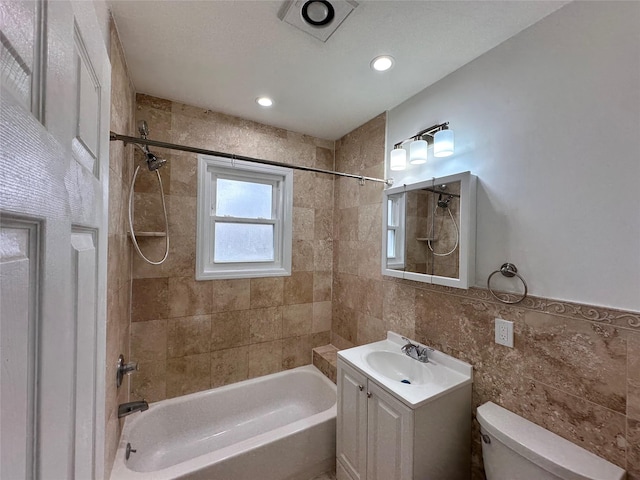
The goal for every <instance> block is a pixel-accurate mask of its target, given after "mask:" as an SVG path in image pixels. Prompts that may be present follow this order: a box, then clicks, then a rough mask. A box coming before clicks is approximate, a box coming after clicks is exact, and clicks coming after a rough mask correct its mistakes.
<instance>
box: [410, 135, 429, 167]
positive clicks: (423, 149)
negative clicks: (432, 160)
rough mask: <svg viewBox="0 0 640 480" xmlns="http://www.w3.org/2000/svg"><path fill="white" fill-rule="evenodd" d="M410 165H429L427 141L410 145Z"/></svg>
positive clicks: (417, 141)
mask: <svg viewBox="0 0 640 480" xmlns="http://www.w3.org/2000/svg"><path fill="white" fill-rule="evenodd" d="M409 163H410V164H411V165H420V164H422V163H427V141H426V140H414V141H413V142H411V143H410V144H409Z"/></svg>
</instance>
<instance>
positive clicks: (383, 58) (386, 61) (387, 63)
mask: <svg viewBox="0 0 640 480" xmlns="http://www.w3.org/2000/svg"><path fill="white" fill-rule="evenodd" d="M394 63H395V62H394V61H393V57H392V56H390V55H380V56H379V57H376V58H374V59H373V60H371V68H373V69H374V70H377V71H378V72H385V71H387V70H389V69H390V68H391V67H393V64H394Z"/></svg>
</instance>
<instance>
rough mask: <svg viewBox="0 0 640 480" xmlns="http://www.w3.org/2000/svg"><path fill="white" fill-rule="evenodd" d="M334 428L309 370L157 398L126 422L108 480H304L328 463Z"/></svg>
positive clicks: (329, 390) (328, 392)
mask: <svg viewBox="0 0 640 480" xmlns="http://www.w3.org/2000/svg"><path fill="white" fill-rule="evenodd" d="M335 424H336V386H335V385H334V384H333V383H332V382H331V381H329V380H328V379H327V378H326V377H325V376H324V375H322V373H320V371H319V370H318V369H316V368H315V367H313V366H311V365H308V366H305V367H299V368H295V369H293V370H287V371H284V372H280V373H275V374H272V375H267V376H264V377H259V378H254V379H252V380H246V381H244V382H239V383H235V384H232V385H227V386H225V387H220V388H214V389H212V390H207V391H204V392H198V393H193V394H191V395H185V396H183V397H178V398H172V399H170V400H163V401H161V402H157V403H153V404H151V405H150V406H149V410H147V411H146V412H141V413H134V414H132V415H130V416H128V417H127V419H126V422H125V424H124V429H123V431H122V437H121V439H120V444H119V446H118V452H117V453H116V459H115V462H114V465H113V470H112V472H111V480H142V479H149V480H151V479H153V480H169V479H190V480H231V479H235V480H244V479H256V478H259V479H261V480H285V479H286V480H308V479H309V478H312V477H313V476H315V475H319V474H321V473H323V472H326V471H328V470H330V469H331V468H332V467H333V465H334V464H335V454H336V452H335V436H336V425H335ZM127 443H130V444H131V448H132V449H134V450H136V452H135V453H131V456H130V457H129V460H125V452H126V446H127Z"/></svg>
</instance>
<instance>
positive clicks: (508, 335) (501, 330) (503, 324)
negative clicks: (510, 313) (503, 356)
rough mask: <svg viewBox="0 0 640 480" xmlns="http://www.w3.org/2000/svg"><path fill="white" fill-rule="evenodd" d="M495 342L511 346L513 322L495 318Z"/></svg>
mask: <svg viewBox="0 0 640 480" xmlns="http://www.w3.org/2000/svg"><path fill="white" fill-rule="evenodd" d="M496 343H497V344H499V345H504V346H505V347H511V348H513V322H510V321H509V320H503V319H502V318H496Z"/></svg>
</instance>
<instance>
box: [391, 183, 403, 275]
mask: <svg viewBox="0 0 640 480" xmlns="http://www.w3.org/2000/svg"><path fill="white" fill-rule="evenodd" d="M404 215H405V214H404V194H403V193H400V194H396V195H389V196H388V197H387V268H404V233H403V232H404V229H403V225H404Z"/></svg>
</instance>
